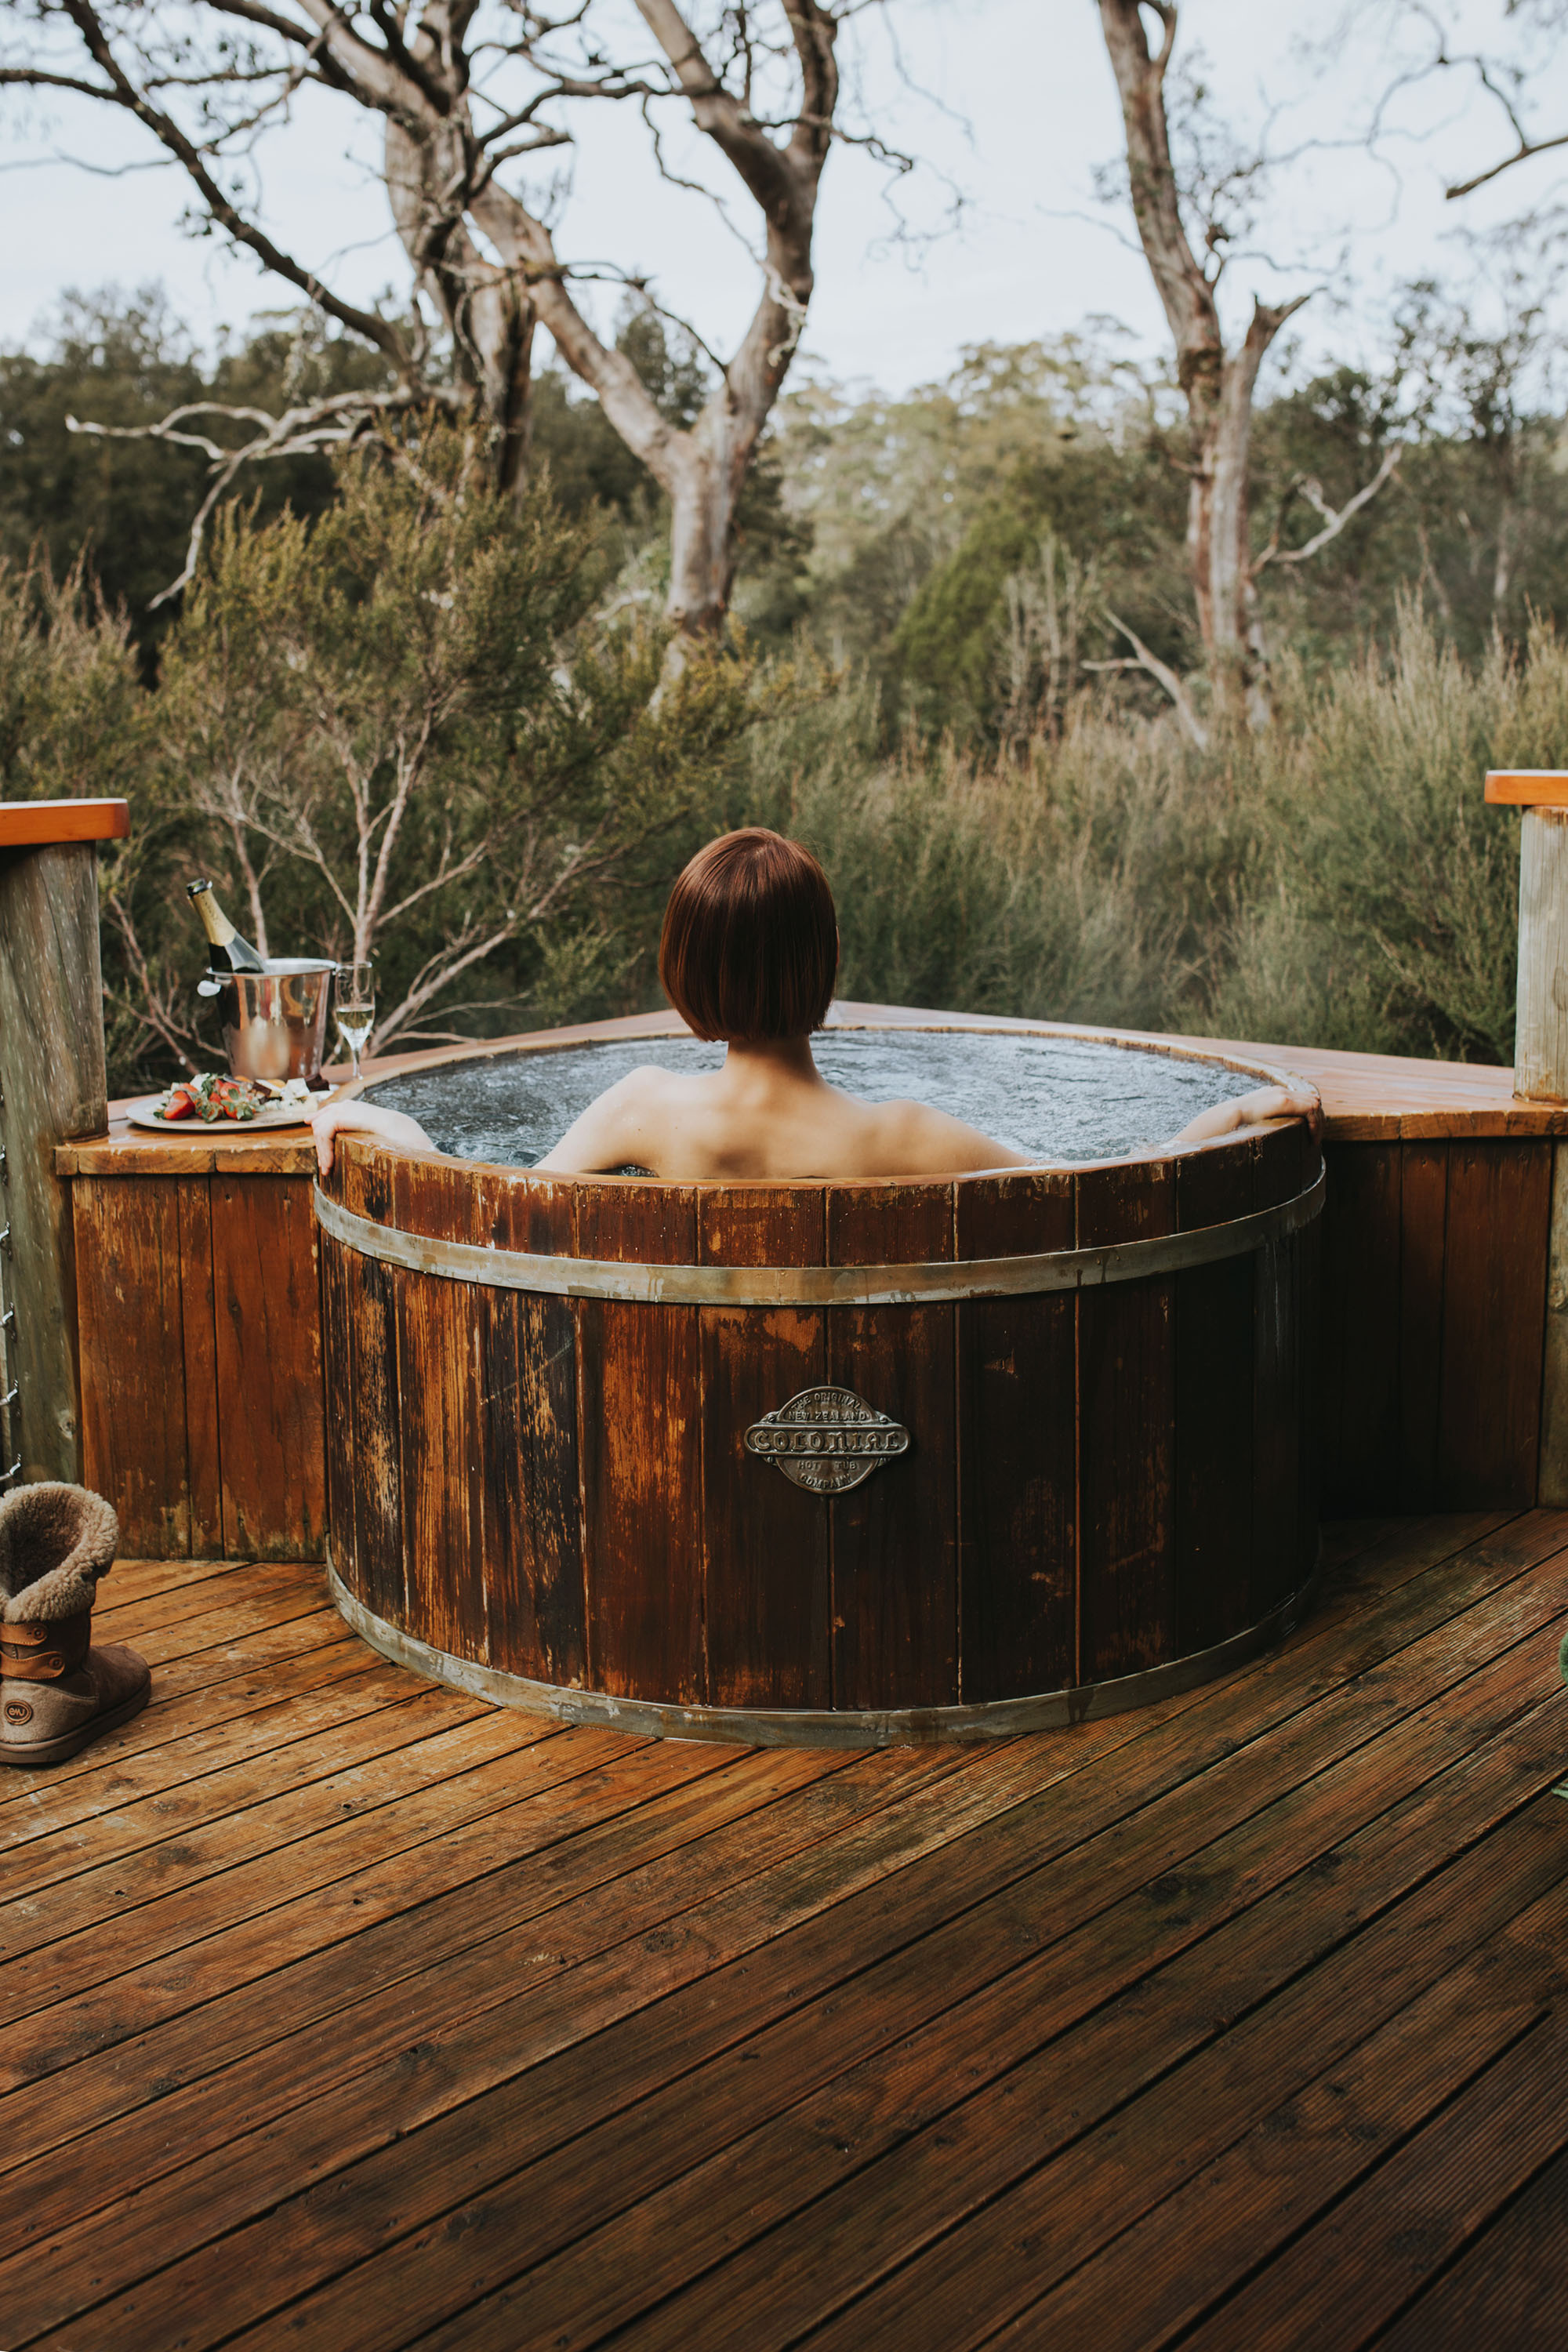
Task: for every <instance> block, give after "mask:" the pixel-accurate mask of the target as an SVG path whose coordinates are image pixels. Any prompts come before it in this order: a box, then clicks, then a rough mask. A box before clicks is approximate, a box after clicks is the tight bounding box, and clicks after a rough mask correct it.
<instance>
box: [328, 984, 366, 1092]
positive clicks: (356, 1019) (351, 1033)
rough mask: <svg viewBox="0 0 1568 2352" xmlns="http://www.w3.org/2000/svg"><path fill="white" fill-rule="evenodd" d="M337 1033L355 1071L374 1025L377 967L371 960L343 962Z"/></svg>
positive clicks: (337, 988)
mask: <svg viewBox="0 0 1568 2352" xmlns="http://www.w3.org/2000/svg"><path fill="white" fill-rule="evenodd" d="M333 1000H334V1009H335V1011H336V1013H337V1017H338V1034H339V1036H340V1037H341V1038H342V1041H343V1044H344V1045H346V1046H347V1047H348V1049H349V1052H350V1053H351V1054H352V1055H353V1074H354V1076H355V1077H356V1078H357V1077H358V1076H359V1075H360V1066H359V1057H360V1055H361V1054H362V1053H363V1050H364V1046H365V1042H366V1040H367V1039H368V1037H369V1035H370V1033H371V1030H372V1029H373V1028H374V1024H375V970H374V965H372V964H368V963H341V964H339V966H338V970H337V981H336V985H335V987H334V990H333Z"/></svg>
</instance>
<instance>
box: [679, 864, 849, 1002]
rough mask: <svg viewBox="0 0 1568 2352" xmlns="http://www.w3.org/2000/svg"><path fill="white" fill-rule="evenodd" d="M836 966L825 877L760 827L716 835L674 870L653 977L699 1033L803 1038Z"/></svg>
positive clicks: (827, 997)
mask: <svg viewBox="0 0 1568 2352" xmlns="http://www.w3.org/2000/svg"><path fill="white" fill-rule="evenodd" d="M837 971H838V924H837V918H836V916H835V914H834V910H833V892H832V891H831V889H830V888H829V887H828V882H827V877H826V874H825V873H824V872H823V870H822V868H821V866H819V865H818V864H817V862H816V858H815V857H813V856H812V854H811V852H810V850H809V849H803V848H802V847H801V845H800V844H799V842H798V841H786V840H785V839H784V836H783V835H782V834H777V833H769V832H768V831H767V829H766V827H765V826H763V825H760V824H749V825H746V826H744V827H743V828H742V831H740V832H739V833H725V834H721V835H720V836H719V838H718V840H717V841H710V843H709V844H708V845H707V847H706V848H705V849H700V850H699V851H698V853H697V855H696V856H695V857H694V858H693V859H692V860H691V863H690V865H689V866H687V867H686V869H685V871H684V872H683V873H682V874H681V875H680V876H679V878H678V880H677V882H676V885H675V887H674V889H673V890H672V891H671V892H670V894H669V904H668V907H667V908H665V910H664V933H663V937H662V938H661V939H660V940H659V946H658V976H659V979H660V981H661V982H663V984H664V992H665V994H666V995H667V996H668V999H669V1001H670V1003H672V1004H673V1005H674V1007H675V1009H676V1011H677V1012H678V1013H679V1015H680V1017H681V1019H682V1020H683V1021H684V1022H685V1023H686V1024H687V1025H688V1026H689V1028H691V1029H694V1030H695V1031H696V1033H697V1034H698V1036H700V1037H736V1038H741V1039H743V1040H748V1041H749V1040H752V1039H754V1038H763V1037H803V1036H805V1035H806V1034H809V1032H810V1031H812V1030H813V1029H820V1028H821V1026H822V1024H823V1022H824V1021H825V1020H826V1017H827V1008H828V1005H829V1004H830V1003H832V1000H833V983H834V981H835V979H836V978H837Z"/></svg>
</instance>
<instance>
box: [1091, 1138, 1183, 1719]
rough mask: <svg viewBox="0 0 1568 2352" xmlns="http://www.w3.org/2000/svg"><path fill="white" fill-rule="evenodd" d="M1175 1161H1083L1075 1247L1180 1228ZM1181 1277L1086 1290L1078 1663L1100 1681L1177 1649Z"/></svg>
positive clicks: (1150, 1663) (1157, 1660)
mask: <svg viewBox="0 0 1568 2352" xmlns="http://www.w3.org/2000/svg"><path fill="white" fill-rule="evenodd" d="M1175 1223H1176V1185H1175V1172H1174V1167H1173V1163H1172V1162H1171V1161H1170V1160H1154V1161H1136V1160H1134V1161H1129V1162H1125V1163H1121V1164H1119V1165H1108V1166H1104V1167H1098V1168H1092V1169H1085V1170H1084V1171H1082V1172H1081V1173H1080V1175H1079V1179H1078V1246H1079V1248H1080V1249H1089V1248H1091V1247H1097V1246H1099V1245H1100V1244H1104V1243H1108V1242H1122V1241H1139V1240H1144V1239H1147V1238H1152V1236H1154V1235H1156V1234H1170V1233H1173V1232H1174V1230H1175ZM1174 1305H1175V1283H1174V1279H1173V1277H1172V1276H1168V1275H1163V1276H1153V1277H1152V1278H1150V1279H1148V1280H1142V1281H1137V1282H1126V1283H1116V1284H1110V1285H1107V1286H1105V1287H1104V1288H1103V1289H1087V1290H1083V1291H1080V1292H1079V1305H1078V1315H1079V1339H1078V1348H1079V1384H1078V1392H1079V1664H1078V1676H1077V1679H1078V1680H1079V1681H1080V1682H1086V1683H1096V1682H1104V1681H1106V1680H1108V1679H1110V1678H1111V1677H1114V1676H1119V1675H1130V1674H1135V1673H1137V1672H1138V1670H1139V1669H1140V1668H1141V1667H1144V1666H1153V1665H1158V1664H1161V1663H1162V1662H1163V1660H1164V1659H1166V1658H1169V1657H1171V1656H1172V1655H1173V1654H1174V1650H1175V1643H1176V1601H1175V1574H1174V1565H1175V1562H1174V1517H1175V1513H1174V1510H1173V1502H1174V1477H1175V1446H1174V1382H1175V1328H1174V1322H1175V1318H1174Z"/></svg>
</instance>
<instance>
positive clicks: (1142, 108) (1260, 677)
mask: <svg viewBox="0 0 1568 2352" xmlns="http://www.w3.org/2000/svg"><path fill="white" fill-rule="evenodd" d="M1177 14H1178V12H1177V9H1176V6H1175V5H1174V0H1100V25H1101V28H1102V30H1103V32H1104V36H1105V45H1106V48H1107V50H1108V51H1109V53H1110V63H1111V67H1112V69H1113V71H1114V73H1115V76H1116V86H1117V90H1118V93H1119V95H1120V98H1121V119H1122V124H1123V130H1124V134H1125V142H1126V175H1125V183H1124V189H1125V194H1126V195H1127V196H1128V197H1129V198H1130V200H1131V207H1132V215H1133V219H1134V220H1135V222H1136V224H1137V229H1138V237H1139V242H1140V244H1141V246H1142V251H1143V256H1144V258H1145V260H1146V261H1147V263H1148V265H1149V270H1150V274H1151V276H1152V278H1153V280H1154V285H1155V289H1156V291H1157V292H1158V294H1159V297H1160V302H1161V306H1162V308H1163V310H1164V313H1165V319H1166V323H1167V324H1168V326H1169V328H1170V331H1171V337H1172V341H1173V343H1174V346H1175V355H1176V378H1177V382H1178V383H1179V385H1180V387H1181V390H1182V393H1183V394H1184V398H1185V401H1186V404H1187V415H1188V419H1189V422H1190V425H1191V434H1192V444H1191V457H1190V471H1191V488H1190V491H1189V494H1188V499H1187V561H1188V565H1189V568H1190V572H1191V576H1192V585H1193V594H1194V600H1195V603H1196V606H1197V620H1198V633H1199V636H1200V638H1201V641H1202V644H1203V649H1204V656H1205V663H1206V666H1207V667H1208V671H1209V675H1210V678H1211V682H1212V686H1213V690H1214V695H1215V702H1216V705H1217V706H1218V707H1219V708H1220V709H1222V710H1227V711H1228V712H1230V713H1231V715H1233V716H1235V717H1242V716H1245V717H1247V718H1250V719H1252V720H1254V721H1255V722H1256V721H1257V720H1258V719H1264V718H1266V717H1267V715H1268V696H1267V688H1266V680H1265V672H1266V656H1265V647H1264V642H1263V634H1262V627H1261V623H1260V619H1259V614H1258V575H1259V573H1260V572H1262V571H1263V570H1264V569H1265V568H1266V566H1268V564H1270V563H1284V564H1294V563H1301V562H1307V561H1309V560H1310V558H1311V557H1312V556H1313V555H1315V554H1316V553H1317V552H1318V551H1319V550H1320V549H1321V548H1322V547H1325V546H1327V545H1328V543H1329V542H1330V541H1331V540H1333V539H1335V538H1337V537H1338V536H1339V534H1340V532H1341V531H1342V530H1343V529H1344V527H1345V524H1346V523H1347V522H1348V521H1349V520H1351V518H1352V515H1354V514H1357V513H1359V512H1360V510H1361V509H1362V508H1363V507H1364V506H1365V505H1366V504H1367V502H1368V501H1369V500H1370V499H1372V498H1373V497H1374V496H1375V495H1376V493H1377V491H1378V490H1379V489H1380V488H1382V487H1383V484H1384V482H1385V481H1386V480H1387V479H1388V478H1389V475H1390V474H1391V473H1392V472H1393V470H1394V466H1395V465H1396V464H1397V462H1398V456H1399V452H1398V449H1397V447H1391V448H1389V449H1387V450H1386V451H1385V452H1384V457H1383V460H1382V463H1381V464H1380V466H1379V467H1378V468H1377V470H1376V472H1375V474H1374V475H1373V477H1372V478H1371V479H1370V480H1369V481H1368V482H1366V483H1365V484H1364V485H1363V488H1361V489H1359V490H1358V491H1357V492H1356V494H1355V496H1354V497H1353V498H1352V499H1349V500H1348V501H1347V503H1346V504H1345V505H1344V506H1343V507H1342V508H1340V509H1333V508H1331V507H1330V506H1329V504H1328V502H1327V501H1326V500H1325V499H1323V497H1322V494H1321V490H1320V489H1319V488H1318V486H1317V484H1316V483H1314V482H1309V481H1306V480H1302V481H1300V482H1297V483H1294V484H1292V485H1291V489H1290V493H1289V495H1290V499H1291V501H1292V502H1294V499H1298V498H1299V499H1303V500H1304V501H1305V502H1306V503H1307V504H1308V505H1309V506H1310V507H1311V508H1313V509H1315V511H1316V513H1317V516H1318V521H1319V528H1318V529H1317V530H1315V531H1314V532H1312V533H1311V534H1310V537H1309V538H1308V539H1307V540H1306V541H1305V542H1304V543H1303V544H1301V545H1300V546H1295V547H1289V548H1287V547H1286V546H1284V545H1283V544H1282V541H1281V533H1280V530H1279V528H1278V527H1277V528H1276V529H1275V530H1274V532H1273V534H1272V536H1271V538H1270V540H1269V541H1268V544H1267V545H1266V546H1265V547H1263V548H1262V549H1260V550H1258V551H1254V548H1253V544H1252V530H1251V521H1250V517H1249V514H1248V504H1247V488H1248V471H1249V464H1250V457H1251V448H1252V413H1253V403H1254V400H1255V397H1256V395H1257V390H1258V372H1259V370H1260V369H1261V367H1262V365H1263V362H1264V360H1265V358H1266V357H1267V356H1268V351H1269V349H1270V347H1271V346H1272V344H1273V343H1274V341H1275V339H1276V337H1277V336H1278V335H1279V331H1280V329H1281V328H1282V327H1283V326H1284V325H1285V322H1286V320H1288V319H1289V318H1291V317H1292V316H1293V315H1294V313H1295V312H1296V311H1297V310H1300V308H1301V306H1302V304H1303V303H1304V302H1306V301H1307V300H1308V299H1310V295H1309V294H1307V293H1302V294H1298V295H1295V296H1293V297H1292V298H1291V299H1289V301H1285V302H1265V301H1262V300H1255V301H1254V303H1253V306H1252V316H1251V319H1250V320H1248V322H1247V328H1246V330H1245V332H1244V333H1243V334H1242V336H1241V337H1240V339H1239V341H1234V340H1233V341H1229V342H1227V341H1226V332H1225V329H1224V325H1223V323H1222V320H1221V318H1220V310H1219V301H1218V289H1219V284H1220V280H1221V278H1222V277H1223V275H1224V272H1225V268H1226V247H1227V246H1229V245H1231V244H1232V242H1233V240H1234V238H1235V236H1236V235H1237V226H1238V224H1239V223H1240V222H1241V221H1243V220H1244V219H1245V216H1246V215H1247V210H1248V207H1249V203H1250V199H1251V196H1252V194H1253V192H1254V191H1255V189H1256V188H1257V186H1258V183H1259V181H1260V180H1261V178H1262V176H1263V173H1264V172H1265V170H1266V164H1265V162H1264V159H1263V158H1262V157H1260V156H1256V157H1254V156H1246V155H1243V154H1241V153H1240V152H1238V151H1237V150H1235V149H1234V148H1232V147H1230V146H1229V144H1228V142H1225V141H1224V140H1223V139H1220V140H1217V141H1216V140H1215V139H1214V138H1213V136H1212V134H1211V135H1210V137H1209V138H1208V139H1207V140H1206V141H1205V137H1204V135H1203V133H1204V129H1205V126H1204V125H1203V124H1202V121H1201V98H1202V93H1201V92H1200V91H1198V90H1197V89H1194V87H1193V86H1192V85H1190V84H1188V85H1187V86H1186V87H1185V88H1184V89H1183V91H1182V97H1183V100H1184V104H1185V110H1186V123H1185V125H1184V127H1185V128H1186V129H1188V131H1189V132H1190V133H1192V132H1195V133H1196V134H1197V135H1196V136H1189V138H1188V141H1187V142H1186V143H1187V145H1188V147H1189V149H1190V150H1191V153H1190V156H1189V158H1188V164H1187V168H1185V169H1184V170H1183V171H1178V168H1177V163H1176V161H1175V159H1174V157H1173V144H1172V136H1171V131H1172V123H1171V108H1170V105H1169V103H1168V93H1169V91H1170V89H1171V74H1170V68H1171V62H1172V57H1173V51H1174V49H1175V45H1176V26H1177ZM1151 20H1152V24H1153V25H1157V26H1158V28H1159V37H1158V39H1157V41H1154V42H1152V41H1151V38H1150V34H1151V29H1152V24H1151ZM1119 626H1121V629H1122V635H1124V636H1126V637H1127V638H1128V639H1129V640H1130V641H1131V644H1132V646H1133V653H1132V656H1131V657H1130V660H1129V665H1128V666H1129V667H1143V668H1147V669H1149V670H1150V671H1151V672H1152V674H1153V676H1154V677H1157V678H1158V679H1159V681H1160V683H1161V685H1162V686H1163V687H1164V688H1165V689H1166V691H1167V692H1168V693H1169V694H1170V695H1171V696H1172V698H1173V700H1174V701H1175V703H1176V705H1177V708H1178V709H1179V710H1180V712H1181V714H1182V717H1183V719H1184V724H1185V725H1186V727H1187V729H1188V731H1189V732H1190V733H1192V734H1194V736H1197V737H1199V738H1201V736H1202V733H1203V729H1202V726H1201V724H1200V722H1199V720H1198V719H1197V716H1196V713H1195V711H1194V709H1193V707H1192V704H1191V702H1190V700H1189V698H1188V697H1187V695H1186V692H1185V688H1184V686H1183V684H1182V681H1181V680H1180V679H1179V678H1177V677H1176V676H1175V674H1174V673H1173V671H1171V670H1170V669H1169V667H1167V665H1165V664H1164V663H1161V662H1156V660H1155V659H1154V657H1153V656H1152V654H1150V653H1149V651H1148V649H1147V647H1145V646H1142V644H1141V643H1140V642H1139V641H1138V639H1137V638H1136V637H1134V636H1133V635H1132V632H1131V630H1129V629H1127V628H1125V626H1124V625H1120V624H1119Z"/></svg>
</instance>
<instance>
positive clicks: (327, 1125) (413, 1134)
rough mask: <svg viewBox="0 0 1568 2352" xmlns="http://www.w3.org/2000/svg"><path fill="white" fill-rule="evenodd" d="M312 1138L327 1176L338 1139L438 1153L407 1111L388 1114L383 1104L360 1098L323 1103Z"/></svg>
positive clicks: (312, 1124) (320, 1167)
mask: <svg viewBox="0 0 1568 2352" xmlns="http://www.w3.org/2000/svg"><path fill="white" fill-rule="evenodd" d="M310 1134H311V1137H312V1139H313V1140H314V1142H315V1146H316V1165H317V1167H318V1168H319V1169H320V1170H321V1173H322V1175H323V1176H330V1175H331V1169H332V1138H333V1136H334V1135H374V1136H379V1137H380V1139H381V1140H382V1141H383V1142H384V1143H400V1144H402V1145H403V1147H404V1149H405V1150H408V1151H434V1150H435V1149H436V1147H435V1145H434V1144H433V1143H432V1142H431V1140H430V1138H429V1137H428V1136H427V1135H426V1132H425V1129H423V1128H422V1127H421V1126H420V1124H419V1122H418V1120H417V1119H416V1118H409V1117H408V1114H407V1112H406V1111H401V1110H385V1109H384V1108H382V1106H381V1105H380V1104H379V1103H367V1102H361V1101H359V1100H358V1098H357V1097H350V1098H349V1099H347V1100H342V1101H337V1102H329V1103H323V1104H322V1106H321V1109H320V1110H319V1111H318V1112H317V1113H316V1116H315V1117H314V1118H313V1119H312V1120H311V1121H310Z"/></svg>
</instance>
